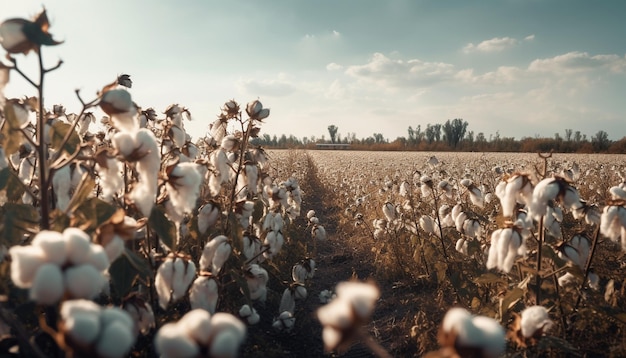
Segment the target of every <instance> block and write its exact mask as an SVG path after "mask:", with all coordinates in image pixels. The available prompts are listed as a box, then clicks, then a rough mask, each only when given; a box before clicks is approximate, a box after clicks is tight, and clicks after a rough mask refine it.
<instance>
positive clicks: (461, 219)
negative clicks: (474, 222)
mask: <svg viewBox="0 0 626 358" xmlns="http://www.w3.org/2000/svg"><path fill="white" fill-rule="evenodd" d="M465 220H467V214H466V213H465V212H461V213H459V214H458V215H457V216H456V218H455V219H454V226H455V227H456V230H457V231H458V232H463V224H464V223H465Z"/></svg>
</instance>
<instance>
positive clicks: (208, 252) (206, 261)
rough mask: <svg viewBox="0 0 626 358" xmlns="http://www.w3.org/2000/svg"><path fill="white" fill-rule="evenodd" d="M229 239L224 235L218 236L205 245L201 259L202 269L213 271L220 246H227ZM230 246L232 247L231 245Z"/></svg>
mask: <svg viewBox="0 0 626 358" xmlns="http://www.w3.org/2000/svg"><path fill="white" fill-rule="evenodd" d="M227 243H228V238H227V237H226V236H224V235H218V236H216V237H214V238H213V239H211V240H210V241H209V242H207V243H206V245H204V249H203V250H202V256H201V257H200V269H201V270H211V269H212V266H213V259H214V257H215V253H216V252H217V250H218V248H219V247H220V245H223V244H227ZM229 246H230V245H229Z"/></svg>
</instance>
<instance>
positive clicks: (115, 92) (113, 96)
mask: <svg viewBox="0 0 626 358" xmlns="http://www.w3.org/2000/svg"><path fill="white" fill-rule="evenodd" d="M133 107H134V105H133V99H132V98H131V95H130V92H128V91H126V90H125V89H121V88H120V89H112V90H108V91H106V92H104V93H103V94H102V98H101V99H100V108H101V109H102V110H103V111H104V113H106V114H108V115H109V116H113V115H115V114H120V113H124V112H129V111H131V110H132V109H133ZM116 129H126V128H125V127H121V128H120V127H117V126H116Z"/></svg>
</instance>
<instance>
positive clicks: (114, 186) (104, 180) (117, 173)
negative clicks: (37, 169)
mask: <svg viewBox="0 0 626 358" xmlns="http://www.w3.org/2000/svg"><path fill="white" fill-rule="evenodd" d="M121 171H122V170H121V168H120V162H119V161H118V160H117V159H116V158H106V165H105V166H104V167H103V166H100V164H99V163H97V164H96V172H97V173H98V177H99V178H100V181H99V184H100V186H101V187H102V198H103V199H104V200H105V201H109V200H111V199H112V198H113V196H114V195H116V194H117V193H118V192H119V191H121V190H122V189H123V188H124V177H123V176H122V175H121Z"/></svg>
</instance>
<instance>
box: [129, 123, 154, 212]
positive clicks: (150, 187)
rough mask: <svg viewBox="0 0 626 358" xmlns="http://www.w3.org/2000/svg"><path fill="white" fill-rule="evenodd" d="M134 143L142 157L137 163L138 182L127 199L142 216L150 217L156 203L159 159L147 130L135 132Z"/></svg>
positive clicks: (149, 132)
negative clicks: (139, 149)
mask: <svg viewBox="0 0 626 358" xmlns="http://www.w3.org/2000/svg"><path fill="white" fill-rule="evenodd" d="M136 143H137V147H138V148H141V152H142V154H144V156H143V158H141V159H140V160H139V161H138V162H137V165H136V169H137V173H138V174H139V182H138V183H137V184H136V185H135V187H134V188H133V190H132V191H131V192H130V193H129V197H130V199H131V200H132V201H133V202H134V203H135V205H136V206H137V207H138V209H139V210H140V211H141V213H142V214H143V215H144V216H150V212H151V211H152V207H153V206H154V203H155V201H156V194H157V188H158V186H157V179H158V175H157V174H158V173H159V170H160V166H161V157H160V154H159V147H158V145H157V142H156V138H155V137H154V134H153V133H152V132H151V131H150V130H149V129H146V128H141V129H140V130H139V131H137V134H136Z"/></svg>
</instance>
